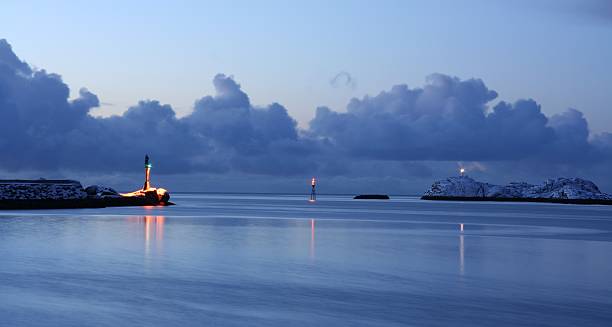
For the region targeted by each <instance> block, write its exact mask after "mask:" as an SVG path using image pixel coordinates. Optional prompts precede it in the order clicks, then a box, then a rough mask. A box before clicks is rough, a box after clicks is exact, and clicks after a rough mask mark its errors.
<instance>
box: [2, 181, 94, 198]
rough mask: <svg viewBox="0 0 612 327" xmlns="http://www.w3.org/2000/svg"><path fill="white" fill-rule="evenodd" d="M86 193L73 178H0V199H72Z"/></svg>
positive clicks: (84, 196) (84, 195)
mask: <svg viewBox="0 0 612 327" xmlns="http://www.w3.org/2000/svg"><path fill="white" fill-rule="evenodd" d="M86 197H87V193H85V190H84V189H83V186H82V185H81V183H79V182H78V181H73V180H45V179H40V180H0V200H74V199H84V198H86Z"/></svg>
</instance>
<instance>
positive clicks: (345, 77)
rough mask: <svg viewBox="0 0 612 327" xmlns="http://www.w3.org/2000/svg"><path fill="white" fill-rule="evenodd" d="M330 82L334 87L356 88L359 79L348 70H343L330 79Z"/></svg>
mask: <svg viewBox="0 0 612 327" xmlns="http://www.w3.org/2000/svg"><path fill="white" fill-rule="evenodd" d="M329 84H330V85H331V86H333V87H348V88H350V89H355V88H356V87H357V81H356V80H355V79H354V78H353V76H351V74H349V73H348V72H345V71H341V72H339V73H338V74H336V75H335V76H334V77H332V79H330V80H329Z"/></svg>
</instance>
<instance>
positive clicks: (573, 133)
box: [0, 40, 612, 188]
mask: <svg viewBox="0 0 612 327" xmlns="http://www.w3.org/2000/svg"><path fill="white" fill-rule="evenodd" d="M341 74H342V73H341ZM336 77H337V78H338V79H337V80H336V82H340V83H344V84H346V83H347V81H348V82H351V81H352V78H351V77H350V75H349V74H346V75H341V76H340V75H339V76H336ZM213 85H214V87H215V94H213V95H210V96H204V97H202V98H200V99H198V100H196V101H195V103H194V106H193V111H192V112H191V113H190V114H188V115H187V116H184V117H181V118H178V117H177V116H176V113H175V111H174V110H173V108H172V107H171V106H170V105H167V104H162V103H160V102H158V101H156V100H143V101H140V102H139V103H137V104H136V105H134V106H132V107H130V108H128V109H127V110H126V111H125V112H124V113H123V114H121V115H116V116H111V117H94V116H92V115H91V114H90V113H91V110H92V109H93V108H95V107H98V106H99V105H100V100H99V99H98V97H97V96H96V95H95V94H94V93H92V92H91V91H89V90H87V89H84V88H83V89H81V90H80V91H79V96H78V98H76V99H73V100H70V99H69V93H70V92H69V88H68V86H67V85H66V84H65V83H64V82H63V81H62V79H61V77H60V76H59V75H56V74H52V73H48V72H46V71H44V70H35V69H32V68H31V67H30V66H29V65H28V64H27V63H26V62H24V61H22V60H20V59H19V58H18V57H17V56H16V55H15V54H14V53H13V51H12V49H11V47H10V45H9V44H8V43H7V42H6V41H5V40H0V117H1V119H0V170H5V171H12V172H19V171H24V170H32V171H57V170H69V171H73V172H75V173H78V174H84V173H87V172H92V171H95V172H96V173H99V174H102V173H104V174H113V173H117V172H118V173H125V172H130V171H134V167H135V163H138V162H140V161H141V160H142V156H143V154H144V153H149V154H150V155H151V156H152V157H153V158H154V162H155V161H156V162H163V165H159V167H158V168H156V172H159V173H173V174H195V173H206V174H212V175H223V174H225V175H227V176H229V173H231V174H232V175H234V176H236V175H240V176H243V175H244V176H255V175H261V176H275V177H278V176H285V177H287V176H310V175H318V176H327V177H328V178H329V179H330V180H331V179H335V180H336V181H343V182H342V183H344V185H345V186H346V185H353V184H346V181H347V180H351V179H354V180H363V181H366V180H367V181H368V183H373V182H372V181H373V180H374V179H376V180H385V181H389V180H393V179H401V180H402V182H398V183H396V184H397V185H396V186H397V188H400V187H404V185H407V184H410V183H409V182H406V181H407V178H408V180H409V179H410V178H417V179H431V178H432V177H436V176H439V177H442V176H444V175H446V174H448V173H453V172H454V171H455V170H456V167H457V162H462V163H468V164H467V165H469V166H470V167H474V169H473V171H474V172H477V173H480V174H492V172H494V171H499V170H500V169H501V168H503V169H504V171H506V172H509V173H514V174H519V172H517V169H518V168H517V167H521V169H523V170H522V171H529V172H533V174H537V175H538V176H544V175H546V174H550V173H553V172H563V173H570V174H571V175H580V176H586V177H589V174H595V173H597V174H605V172H607V169H604V168H602V167H606V165H609V163H610V162H611V161H612V134H609V133H603V134H598V135H591V134H590V132H589V128H588V123H587V121H586V119H585V118H584V116H583V114H582V113H581V112H580V111H578V110H575V109H568V110H567V111H565V112H563V113H561V114H557V115H553V116H551V117H548V116H546V115H545V114H544V113H543V112H542V110H541V107H540V105H539V104H538V103H537V102H536V101H534V100H531V99H527V100H519V101H517V102H515V103H507V102H504V101H499V102H495V101H498V100H497V96H498V94H497V93H496V92H495V91H494V90H491V89H489V88H488V87H487V86H486V85H485V83H484V82H483V81H482V80H479V79H467V80H462V79H459V78H457V77H451V76H447V75H443V74H433V75H431V76H429V77H428V78H427V80H426V83H425V85H424V86H423V87H416V88H410V87H408V86H407V85H396V86H393V87H392V88H390V89H389V90H386V91H382V92H381V93H379V94H377V95H375V96H364V97H362V98H360V99H358V98H354V99H352V100H351V101H350V102H349V103H348V105H347V108H346V111H345V112H339V111H334V110H332V109H330V108H326V107H320V108H317V109H316V115H315V118H314V119H313V120H312V121H311V122H310V126H309V128H308V129H305V130H300V129H298V127H297V123H296V121H295V120H294V119H293V118H292V117H291V116H290V115H289V113H288V111H287V109H286V108H285V107H283V106H282V105H281V104H278V103H272V104H270V105H267V106H257V105H253V104H252V103H251V100H250V99H249V96H248V95H247V93H246V92H245V91H244V90H243V89H242V87H241V86H240V84H238V83H237V82H236V80H235V79H234V78H233V77H231V76H226V75H223V74H218V75H216V76H215V77H214V79H213ZM495 167H497V168H500V169H495ZM606 176H609V174H608V175H606ZM291 178H294V177H291ZM300 178H301V177H300Z"/></svg>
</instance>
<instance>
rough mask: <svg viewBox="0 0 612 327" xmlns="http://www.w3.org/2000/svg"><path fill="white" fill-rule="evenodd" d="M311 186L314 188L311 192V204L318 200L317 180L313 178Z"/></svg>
mask: <svg viewBox="0 0 612 327" xmlns="http://www.w3.org/2000/svg"><path fill="white" fill-rule="evenodd" d="M310 184H311V186H312V191H310V202H314V201H316V200H317V190H316V187H317V179H316V178H314V177H313V178H312V181H311V183H310Z"/></svg>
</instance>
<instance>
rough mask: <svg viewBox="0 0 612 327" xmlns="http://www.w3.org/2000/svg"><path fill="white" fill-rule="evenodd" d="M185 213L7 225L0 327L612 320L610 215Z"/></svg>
mask: <svg viewBox="0 0 612 327" xmlns="http://www.w3.org/2000/svg"><path fill="white" fill-rule="evenodd" d="M174 200H175V201H176V202H177V203H178V205H177V206H175V207H167V208H145V209H143V208H107V209H86V210H72V211H71V210H47V211H12V212H0V260H1V264H0V281H1V283H0V321H1V323H0V325H8V326H41V325H43V326H54V325H56V326H81V325H98V326H117V325H121V326H124V325H147V326H168V325H178V324H180V325H185V326H200V325H226V326H228V325H229V326H245V325H259V326H288V325H291V326H313V325H330V326H331V325H350V326H380V325H384V326H393V325H397V326H400V325H427V326H449V325H452V326H474V325H495V326H517V325H521V326H523V325H524V326H528V325H538V326H608V325H609V322H610V321H611V319H612V311H611V310H609V309H610V308H611V307H612V278H610V276H612V260H611V259H612V234H611V233H612V220H611V218H610V217H612V208H610V207H600V206H562V205H533V204H525V205H521V204H492V203H446V202H426V201H418V200H416V199H414V198H394V199H392V200H391V201H388V202H384V203H383V202H376V201H374V202H368V201H352V200H350V198H348V197H345V198H343V197H330V196H327V197H326V196H320V197H319V198H318V199H317V202H316V203H314V204H309V203H307V202H306V199H305V198H304V197H296V196H264V195H257V196H250V195H201V194H185V195H183V196H181V195H179V196H176V197H174ZM419 212H423V214H422V215H419V214H418V213H419ZM513 217H516V219H515V218H513ZM554 217H557V218H554ZM460 224H463V226H464V230H463V231H461V225H460Z"/></svg>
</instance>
